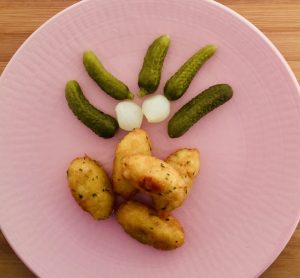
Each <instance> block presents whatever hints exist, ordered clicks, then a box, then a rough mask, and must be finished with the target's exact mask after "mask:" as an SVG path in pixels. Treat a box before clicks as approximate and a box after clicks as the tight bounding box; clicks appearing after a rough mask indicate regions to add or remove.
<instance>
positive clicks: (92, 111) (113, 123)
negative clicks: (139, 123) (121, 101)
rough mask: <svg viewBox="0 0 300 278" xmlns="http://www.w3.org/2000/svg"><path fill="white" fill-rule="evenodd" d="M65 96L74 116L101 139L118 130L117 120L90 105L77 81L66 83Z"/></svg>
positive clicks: (110, 135)
mask: <svg viewBox="0 0 300 278" xmlns="http://www.w3.org/2000/svg"><path fill="white" fill-rule="evenodd" d="M65 96H66V100H67V102H68V105H69V107H70V109H71V110H72V112H73V113H74V115H75V116H76V117H77V118H78V119H79V120H80V121H81V122H82V123H84V124H85V125H86V126H87V127H89V128H90V129H91V130H92V131H94V132H95V133H96V134H97V135H99V136H100V137H103V138H111V137H113V136H114V135H115V133H116V132H117V130H118V128H119V125H118V122H117V120H116V119H115V118H113V117H112V116H110V115H107V114H105V113H103V112H102V111H100V110H98V109H97V108H96V107H94V106H93V105H92V104H90V103H89V101H88V100H87V99H86V98H85V96H84V94H83V92H82V90H81V88H80V86H79V84H78V82H77V81H75V80H70V81H68V83H67V85H66V88H65Z"/></svg>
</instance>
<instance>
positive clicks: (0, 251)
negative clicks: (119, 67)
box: [0, 0, 300, 278]
mask: <svg viewBox="0 0 300 278" xmlns="http://www.w3.org/2000/svg"><path fill="white" fill-rule="evenodd" d="M199 1H200V0H199ZM75 2H77V1H74V0H33V1H32V0H31V1H30V0H18V1H16V0H13V1H11V0H0V42H1V43H0V72H2V71H3V69H4V67H5V66H6V64H7V62H8V61H9V60H10V58H11V57H12V56H13V54H14V53H15V51H16V50H17V49H18V48H19V47H20V46H21V44H22V43H23V42H24V41H25V40H26V38H28V36H29V35H30V34H31V33H32V32H33V31H34V30H36V29H37V28H38V27H39V26H40V25H41V24H42V23H44V22H45V21H46V20H47V19H49V18H50V17H51V16H53V15H54V14H56V13H57V12H59V11H61V10H62V9H64V8H65V7H67V6H69V5H71V4H73V3H75ZM219 2H220V3H222V4H224V5H227V6H228V7H230V8H232V9H233V10H235V11H236V12H238V13H240V14H241V15H243V16H244V17H246V18H247V19H248V20H250V21H251V22H252V23H254V24H255V25H256V26H257V27H258V28H259V29H260V30H262V31H263V32H264V33H265V34H266V35H267V36H268V37H269V38H270V39H271V40H272V42H273V43H274V44H275V45H276V46H277V47H278V48H279V50H280V51H281V53H282V54H283V55H284V57H285V58H286V60H287V61H288V63H289V65H290V66H291V68H292V70H293V71H294V73H295V75H296V77H297V78H298V80H300V16H299V14H300V0H260V1H253V0H239V1H237V0H220V1H219ZM0 276H1V277H5V278H10V277H22V278H27V277H35V276H34V274H32V273H31V271H30V270H28V268H27V267H26V266H25V265H24V264H23V263H22V262H21V261H20V260H19V259H18V257H17V256H16V255H15V253H14V252H13V250H12V249H11V247H10V246H9V244H8V243H7V241H6V240H5V238H4V236H3V235H2V234H1V233H0ZM262 277H263V278H297V277H300V226H298V228H297V230H296V232H295V233H294V235H293V237H292V238H291V240H290V242H289V244H288V245H287V246H286V248H285V249H284V250H283V252H282V253H281V255H280V256H279V257H278V258H277V260H276V261H275V262H274V263H273V264H272V265H271V267H270V268H269V269H268V270H267V271H266V272H265V273H264V274H263V275H262Z"/></svg>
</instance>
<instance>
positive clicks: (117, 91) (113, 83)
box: [83, 50, 134, 100]
mask: <svg viewBox="0 0 300 278" xmlns="http://www.w3.org/2000/svg"><path fill="white" fill-rule="evenodd" d="M83 64H84V66H85V69H86V71H87V72H88V74H89V76H90V77H91V78H92V79H93V80H94V81H95V82H96V83H97V84H98V86H99V87H100V88H101V89H102V90H103V91H104V92H106V93H107V94H108V95H110V96H111V97H113V98H115V99H118V100H123V99H133V97H134V95H133V94H132V93H131V92H130V91H129V89H128V87H127V86H126V85H125V84H124V83H123V82H122V81H120V80H119V79H117V78H116V77H114V76H113V75H112V74H111V73H110V72H108V71H107V70H106V69H105V68H104V66H103V65H102V63H101V62H100V60H99V59H98V58H97V56H96V55H95V53H94V52H92V51H90V50H89V51H85V52H84V54H83Z"/></svg>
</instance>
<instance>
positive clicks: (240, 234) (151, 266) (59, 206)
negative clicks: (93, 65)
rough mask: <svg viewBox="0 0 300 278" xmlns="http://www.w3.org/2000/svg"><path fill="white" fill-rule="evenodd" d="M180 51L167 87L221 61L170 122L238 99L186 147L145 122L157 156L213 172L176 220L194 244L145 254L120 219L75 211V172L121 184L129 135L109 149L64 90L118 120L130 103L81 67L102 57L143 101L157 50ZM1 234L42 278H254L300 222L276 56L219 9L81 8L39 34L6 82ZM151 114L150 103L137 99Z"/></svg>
mask: <svg viewBox="0 0 300 278" xmlns="http://www.w3.org/2000/svg"><path fill="white" fill-rule="evenodd" d="M161 34H169V35H170V36H171V38H172V43H171V46H170V50H169V53H168V55H167V58H166V60H165V64H164V69H163V74H162V81H161V85H160V88H159V90H158V92H157V94H159V93H161V92H162V90H163V85H164V84H165V82H166V80H167V79H168V77H170V75H171V74H172V73H174V71H176V69H177V68H178V67H179V66H180V65H181V64H182V63H183V62H184V61H185V60H186V59H187V58H188V57H189V56H190V55H192V54H193V53H194V52H195V51H196V50H198V49H199V48H200V47H202V46H204V45H206V44H208V43H213V44H216V45H217V46H218V47H219V48H218V51H217V53H216V55H215V56H214V57H213V58H212V59H211V60H210V61H209V62H207V63H206V64H205V66H204V67H203V68H202V69H201V70H200V72H199V74H198V75H197V76H196V78H195V79H194V81H193V82H192V84H191V86H190V88H189V89H188V91H187V93H186V94H185V95H184V97H182V98H181V99H180V100H178V101H176V102H172V104H171V105H172V109H171V110H172V114H173V113H174V112H175V111H176V110H177V109H178V108H179V107H180V106H181V105H183V104H184V103H185V102H187V101H188V100H189V99H191V98H192V97H193V96H195V95H196V94H198V93H199V92H200V91H202V90H204V89H206V88H208V87H209V86H211V85H214V84H217V83H228V84H230V85H231V86H232V87H233V90H234V97H233V98H232V100H230V101H229V102H228V103H226V104H225V105H223V106H222V107H220V108H218V109H217V110H215V111H214V112H212V113H210V114H209V115H207V116H206V117H204V118H203V119H201V121H200V122H198V123H197V124H196V125H195V126H194V127H193V128H192V129H191V130H190V131H188V133H186V134H185V135H184V136H182V137H181V138H178V139H170V138H169V137H168V135H167V131H166V126H167V121H166V122H164V123H162V124H156V125H154V124H153V125H150V124H147V123H146V122H145V121H144V124H143V128H144V129H146V130H147V131H148V132H149V134H150V137H151V139H152V142H153V149H154V154H155V155H157V156H158V157H160V158H165V157H166V156H167V155H168V154H169V153H171V152H172V151H174V150H175V149H177V148H180V147H196V148H198V149H199V150H200V152H201V173H200V175H199V177H198V178H197V180H196V182H195V184H194V187H193V190H192V192H191V194H190V196H189V197H188V200H186V202H185V204H184V205H183V206H182V207H181V208H179V209H177V210H176V211H175V212H174V214H175V215H176V216H177V217H178V218H179V219H180V221H181V223H182V225H183V227H184V230H185V234H186V242H185V244H184V246H183V247H181V248H179V249H177V250H174V251H169V252H164V251H159V250H155V249H154V248H151V247H149V246H145V245H142V244H140V243H139V242H137V241H135V240H133V239H132V238H130V237H129V236H128V235H127V234H125V233H124V232H123V230H122V228H121V227H120V226H119V225H118V223H117V222H116V221H115V219H114V218H113V217H111V218H110V219H109V220H106V221H99V222H97V221H94V220H93V219H92V218H91V217H90V216H89V215H88V214H87V213H85V212H84V211H82V210H81V209H80V208H79V207H78V205H77V204H76V203H75V201H74V200H73V199H72V197H71V195H70V192H69V190H68V187H67V180H66V169H67V167H68V165H69V162H70V161H71V160H72V159H73V158H75V157H76V156H81V155H83V154H85V153H86V154H88V155H89V156H91V157H93V158H94V159H96V160H98V161H100V162H101V163H102V164H103V165H104V167H105V168H106V170H107V171H108V172H111V168H112V161H113V157H114V150H115V147H116V145H117V143H118V142H119V141H120V139H121V138H122V137H123V136H124V135H125V132H123V131H119V132H118V134H117V136H115V137H114V138H113V139H102V138H99V137H97V136H96V135H95V134H94V133H92V132H91V131H90V130H89V129H88V128H86V127H85V126H84V125H83V124H81V123H80V122H79V121H78V120H77V119H76V118H75V117H74V116H73V114H72V113H71V112H70V111H69V109H68V106H67V104H66V101H65V97H64V87H65V84H66V82H67V80H69V79H76V80H78V82H79V83H80V84H81V86H82V88H83V90H84V92H85V94H86V96H87V98H88V99H89V100H90V101H91V102H92V103H93V104H94V105H95V106H97V107H99V108H100V109H102V110H103V111H104V112H107V113H109V114H112V115H113V114H114V107H115V105H116V104H117V103H118V102H117V101H116V100H114V99H112V98H110V97H109V96H107V95H106V94H104V93H103V92H101V90H100V89H99V88H98V87H97V86H96V84H95V83H94V82H93V81H92V80H91V79H90V78H89V76H88V75H87V73H86V72H85V70H84V67H83V65H82V53H83V51H84V50H86V49H92V50H93V51H94V52H96V54H97V55H98V56H99V57H100V58H101V60H102V62H103V63H104V64H105V65H106V67H107V68H108V69H109V70H110V71H111V72H113V73H114V74H115V75H116V76H117V77H118V78H120V79H121V80H123V81H124V82H125V83H126V84H127V85H128V86H129V87H130V89H131V90H132V91H134V92H137V91H138V86H137V76H138V73H139V70H140V68H141V64H142V60H143V56H144V53H145V51H146V49H147V47H148V45H149V44H150V43H151V42H152V40H153V39H154V38H156V37H157V36H159V35H161ZM0 82H1V83H0V90H1V94H0V119H1V121H0V153H1V161H0V184H1V187H0V206H1V210H0V221H1V228H2V231H3V233H4V234H5V236H6V238H7V239H8V241H9V242H10V244H11V245H12V247H13V248H14V250H15V251H16V252H17V254H18V255H19V256H20V257H21V259H22V260H23V261H24V262H25V263H26V264H27V265H28V266H29V267H30V268H31V269H32V270H33V271H34V272H35V273H36V274H37V275H39V276H41V277H106V278H113V277H123V278H126V277H131V278H135V277H143V278H150V277H163V278H169V277H170V278H171V277H172V278H179V277H180V278H182V277H189V278H198V277H239V278H241V277H255V276H258V275H259V274H260V273H262V271H264V270H265V269H266V268H267V267H268V266H269V265H270V264H271V262H272V261H273V260H274V259H275V258H276V256H277V255H278V254H279V253H280V251H281V250H282V249H283V247H284V246H285V245H286V243H287V241H288V239H289V238H290V236H291V234H292V232H293V230H294V229H295V227H296V224H297V222H298V220H299V216H300V148H299V141H300V114H299V112H300V96H299V90H298V85H297V82H296V79H295V77H294V76H293V74H292V72H291V70H290V69H289V68H288V66H287V64H286V62H285V61H284V59H283V58H282V56H281V55H280V54H279V52H278V51H277V50H276V49H275V47H274V46H273V45H272V44H271V43H270V42H269V41H268V40H267V39H266V38H265V37H264V36H263V35H262V34H261V33H260V32H259V31H258V30H257V29H256V28H255V27H254V26H253V25H251V24H250V23H249V22H247V21H246V20H245V19H243V18H242V17H241V16H239V15H237V14H236V13H234V12H232V11H231V10H229V9H227V8H226V7H224V6H222V5H220V4H218V3H216V2H213V1H200V0H188V1H183V0H175V1H170V0H144V1H139V0H126V1H125V0H121V1H119V0H118V1H104V0H99V1H98V0H93V1H92V0H90V1H82V2H80V3H78V4H76V5H74V6H72V7H70V8H68V9H66V10H65V11H63V12H61V13H59V14H58V15H57V16H55V17H54V18H52V19H51V20H50V21H48V22H47V23H46V24H44V25H43V26H42V27H41V28H39V29H38V31H36V32H35V33H34V34H33V35H32V36H31V37H30V38H29V39H28V40H27V41H26V42H25V44H24V45H23V46H22V47H21V48H20V49H19V51H18V52H17V53H16V54H15V56H14V57H13V59H12V60H11V62H10V63H9V65H8V66H7V68H6V69H5V71H4V73H3V75H2V77H1V81H0ZM136 99H137V102H140V101H141V100H138V98H136Z"/></svg>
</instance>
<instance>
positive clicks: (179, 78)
mask: <svg viewBox="0 0 300 278" xmlns="http://www.w3.org/2000/svg"><path fill="white" fill-rule="evenodd" d="M216 50H217V47H216V46H214V45H207V46H205V47H204V48H202V49H200V50H199V51H197V52H196V53H195V54H194V55H193V56H192V57H191V58H189V59H188V60H187V61H186V62H185V63H184V64H183V65H182V66H181V67H180V68H179V70H178V71H177V72H176V73H175V74H174V75H173V76H172V77H171V78H170V79H169V80H168V81H167V83H166V84H165V87H164V94H165V97H166V98H167V99H168V100H177V99H179V98H181V97H182V96H183V94H184V93H185V92H186V90H187V89H188V87H189V86H190V84H191V82H192V80H193V78H194V77H195V75H196V74H197V72H198V71H199V70H200V68H201V67H202V66H203V65H204V63H205V62H206V61H207V60H209V58H210V57H212V56H213V55H214V54H215V52H216Z"/></svg>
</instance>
